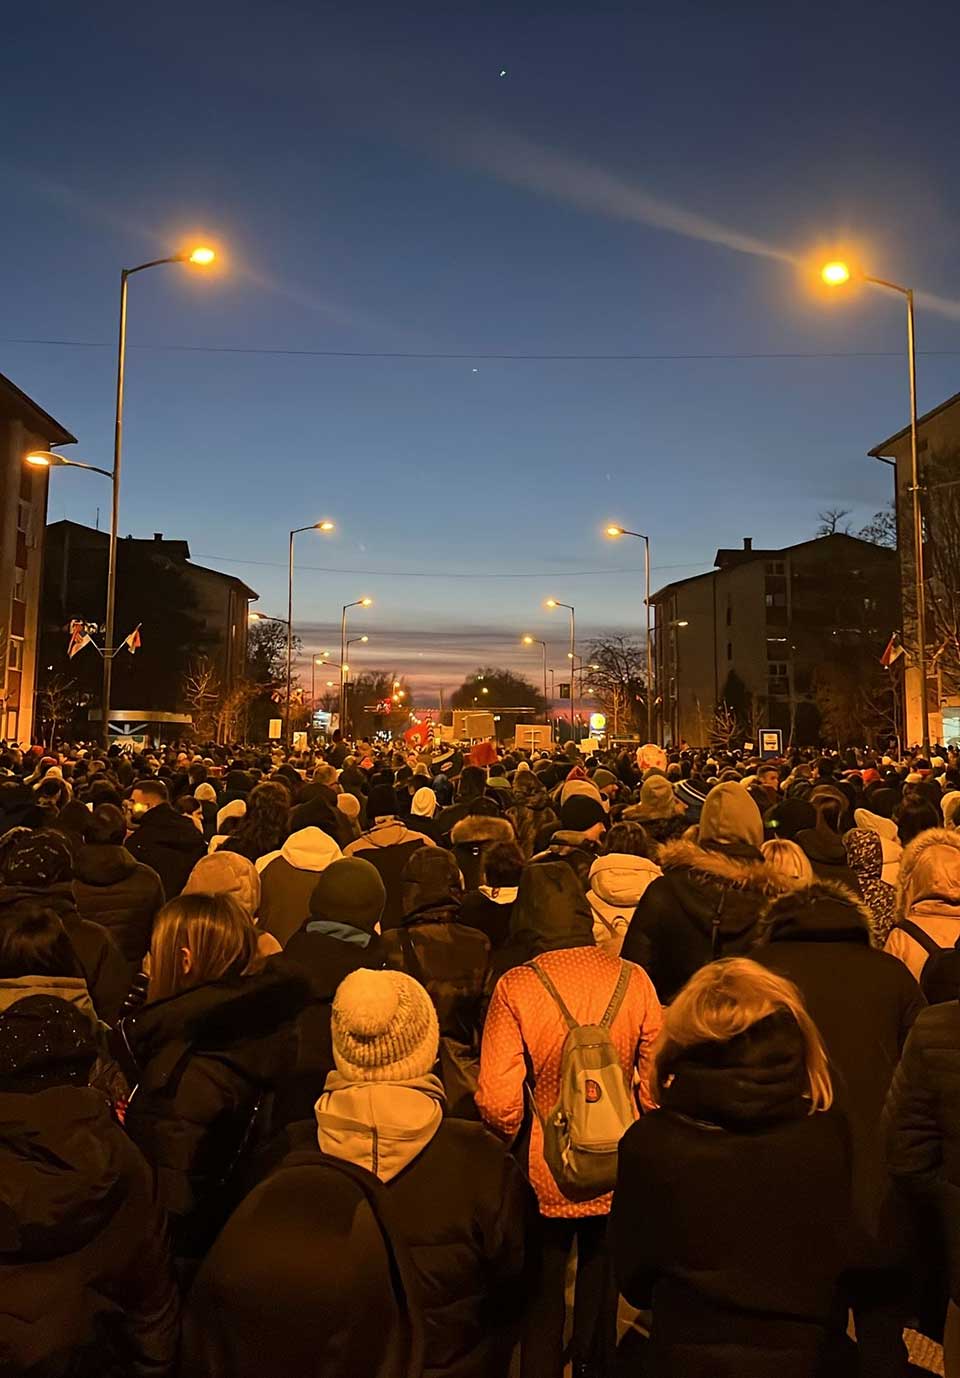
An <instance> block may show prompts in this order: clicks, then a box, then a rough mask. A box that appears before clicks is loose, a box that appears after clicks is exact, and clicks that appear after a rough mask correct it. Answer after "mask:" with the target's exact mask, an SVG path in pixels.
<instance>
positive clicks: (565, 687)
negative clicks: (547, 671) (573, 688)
mask: <svg viewBox="0 0 960 1378" xmlns="http://www.w3.org/2000/svg"><path fill="white" fill-rule="evenodd" d="M559 688H560V697H561V698H562V699H568V698H569V697H570V685H569V684H561V685H560V686H559Z"/></svg>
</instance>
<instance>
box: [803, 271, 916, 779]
mask: <svg viewBox="0 0 960 1378" xmlns="http://www.w3.org/2000/svg"><path fill="white" fill-rule="evenodd" d="M820 276H821V278H822V279H823V281H824V282H825V283H826V284H827V286H828V287H843V286H845V285H846V284H847V283H848V282H849V281H850V279H851V278H852V277H854V276H856V277H857V278H858V279H859V280H860V281H861V282H867V283H869V284H870V285H871V286H872V287H880V288H882V289H883V290H884V291H887V292H898V293H899V294H900V296H902V297H903V298H905V300H906V304H907V371H908V373H909V378H910V492H911V494H912V497H913V504H912V516H913V578H914V585H915V597H916V600H917V668H918V670H919V672H920V727H921V732H922V735H923V752H924V755H925V756H929V755H930V711H929V708H928V706H927V600H926V588H925V582H924V572H923V508H922V504H921V501H920V493H921V487H920V461H919V448H918V436H917V356H916V330H915V324H914V310H913V289H912V288H911V287H902V286H901V285H900V283H898V282H888V281H887V280H886V278H877V277H872V276H871V275H870V274H869V273H861V272H857V273H856V274H855V273H854V271H853V269H852V268H851V267H850V265H849V264H848V263H844V262H842V261H838V260H835V261H834V262H832V263H825V264H824V265H823V268H822V269H821V270H820Z"/></svg>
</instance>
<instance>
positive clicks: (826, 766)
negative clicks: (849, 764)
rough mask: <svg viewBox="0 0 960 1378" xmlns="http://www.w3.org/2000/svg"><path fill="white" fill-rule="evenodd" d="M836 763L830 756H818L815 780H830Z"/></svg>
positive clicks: (834, 772) (834, 771)
mask: <svg viewBox="0 0 960 1378" xmlns="http://www.w3.org/2000/svg"><path fill="white" fill-rule="evenodd" d="M836 767H837V763H836V761H835V760H834V759H833V757H832V756H820V757H818V758H817V765H816V769H817V779H818V780H832V779H833V777H834V775H835V774H836Z"/></svg>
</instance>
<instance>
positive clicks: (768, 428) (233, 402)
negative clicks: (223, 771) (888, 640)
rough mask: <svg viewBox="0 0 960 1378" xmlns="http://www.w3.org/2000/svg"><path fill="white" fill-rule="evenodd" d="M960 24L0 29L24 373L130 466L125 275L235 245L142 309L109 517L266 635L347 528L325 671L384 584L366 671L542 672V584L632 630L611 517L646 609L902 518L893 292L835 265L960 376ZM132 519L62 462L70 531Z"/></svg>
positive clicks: (728, 21)
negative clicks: (625, 533) (293, 562)
mask: <svg viewBox="0 0 960 1378" xmlns="http://www.w3.org/2000/svg"><path fill="white" fill-rule="evenodd" d="M958 40H960V15H958V13H957V12H956V10H955V9H953V8H952V7H949V6H947V5H945V4H943V3H942V0H941V2H940V3H924V2H923V0H920V3H914V4H912V5H911V6H909V7H907V8H905V7H904V6H903V5H902V4H898V5H896V6H894V5H893V4H888V3H885V0H873V3H850V4H843V3H839V4H818V3H811V4H807V5H804V6H793V7H786V6H779V5H768V4H761V3H754V0H746V3H734V4H731V5H718V4H716V3H711V0H701V2H700V3H684V2H683V0H679V2H678V0H673V2H672V3H670V4H648V3H644V2H643V0H635V3H624V4H617V5H613V4H605V3H602V0H593V2H592V3H588V0H581V3H576V4H569V3H567V4H564V3H561V2H560V0H551V3H540V2H539V0H537V3H533V2H532V0H515V3H513V4H497V3H489V0H488V3H483V4H480V3H476V0H445V3H443V4H436V5H427V4H419V3H398V2H397V0H394V2H393V3H364V0H355V2H354V3H352V4H350V3H346V4H341V5H328V4H324V3H322V0H321V2H320V3H307V0H303V3H298V4H291V3H283V0H280V2H279V3H278V2H277V0H271V3H269V4H264V3H262V0H258V3H253V0H231V3H229V4H226V3H222V4H213V3H209V0H194V2H193V3H181V0H170V2H169V3H164V4H163V5H159V6H149V7H146V6H138V5H130V4H129V3H124V4H120V3H113V0H97V3H95V4H87V5H77V4H75V3H71V4H66V3H43V0H38V3H35V4H34V5H32V6H29V7H28V6H25V5H21V6H17V7H16V8H14V7H12V6H8V7H7V10H6V11H5V14H4V40H3V52H2V55H0V76H2V80H0V118H2V128H3V142H2V150H0V175H2V186H3V192H4V195H3V205H4V213H3V215H2V217H0V250H2V260H3V263H4V266H5V272H4V290H3V311H2V321H0V371H2V372H3V373H5V374H7V375H8V376H9V377H10V378H12V379H13V380H14V382H15V383H17V384H18V385H19V386H20V387H22V388H23V389H24V390H25V391H26V392H28V393H29V394H31V396H33V397H34V398H36V400H37V401H38V402H39V403H40V404H41V405H42V406H44V407H45V408H47V409H48V410H49V411H50V412H52V413H53V415H54V416H56V417H57V418H58V420H60V421H62V422H63V424H64V425H66V426H67V427H68V429H70V430H71V431H73V433H74V434H75V435H76V436H77V437H78V439H79V442H80V443H79V444H78V445H77V446H75V447H73V449H72V451H68V453H73V454H75V456H76V457H77V458H81V459H84V460H86V461H88V462H90V463H94V464H100V465H103V466H105V467H109V464H110V453H111V449H110V447H111V443H112V419H113V388H114V369H115V331H116V312H117V294H118V276H119V270H120V268H121V267H123V266H131V265H133V264H135V263H138V262H142V261H143V260H145V259H149V258H154V257H157V256H159V255H162V254H165V253H168V252H175V251H177V250H178V249H180V248H182V247H184V246H186V245H188V244H190V243H192V242H199V241H203V242H209V243H212V244H213V245H214V246H215V247H216V248H217V250H218V251H219V252H220V254H221V259H220V265H219V267H218V269H217V270H216V271H211V272H209V273H206V274H204V273H203V272H202V270H194V269H188V268H184V267H180V266H173V267H167V268H163V269H158V270H157V271H155V272H150V273H146V274H143V275H141V276H140V277H138V278H135V279H133V281H132V283H131V289H130V335H129V341H130V349H129V356H128V394H127V412H126V427H125V453H124V487H123V498H122V521H121V533H122V534H126V533H131V534H134V535H138V536H143V535H149V534H150V533H151V532H153V531H162V532H164V533H165V534H166V535H167V536H170V537H180V538H185V539H187V540H188V541H189V543H190V548H191V552H192V554H193V557H194V558H195V559H196V560H197V561H198V562H200V563H206V564H211V565H214V566H217V567H219V568H222V569H225V570H228V571H230V572H232V573H236V574H237V575H239V576H240V577H242V578H243V579H244V580H245V581H246V582H247V583H249V584H250V585H251V586H252V587H253V588H255V589H256V590H257V591H258V592H259V594H260V601H259V604H258V606H259V607H260V608H262V609H263V610H264V611H265V612H268V613H273V614H277V615H280V614H282V613H284V612H285V602H286V551H287V533H288V531H289V529H290V528H291V527H292V526H301V525H303V524H304V523H306V522H309V521H312V520H319V519H320V518H322V517H332V518H333V519H334V520H335V521H336V522H337V525H338V530H337V534H336V535H335V536H332V537H331V536H321V535H319V534H314V533H305V534H304V535H302V536H300V537H298V540H297V566H298V571H299V575H298V579H297V584H296V603H295V612H296V621H297V623H298V626H299V630H300V631H301V632H302V634H303V635H304V639H305V646H306V648H307V649H308V650H310V649H314V648H317V649H319V648H320V647H321V646H324V645H330V646H332V645H335V644H336V639H337V638H338V636H339V616H340V607H341V604H342V603H344V602H349V601H352V600H353V599H355V598H359V597H361V595H369V596H370V597H372V598H373V599H374V600H375V606H374V607H373V608H371V609H370V610H369V612H365V613H358V614H356V615H355V616H354V621H353V624H352V630H351V634H352V635H359V634H360V633H361V632H362V631H366V632H368V633H369V635H370V638H371V640H370V643H369V646H368V647H365V648H362V649H363V661H364V662H365V663H366V664H367V665H369V666H377V667H380V668H384V669H397V670H402V671H405V672H407V673H408V674H410V675H411V676H414V677H416V678H418V679H419V681H420V687H421V689H422V691H423V694H424V695H427V694H432V693H433V692H434V691H435V688H436V686H437V684H438V683H439V682H441V681H444V682H446V683H447V684H448V685H455V684H456V683H458V682H459V680H460V679H461V678H462V676H463V673H464V672H465V671H467V670H470V669H472V668H473V667H475V666H476V665H478V664H481V663H499V664H511V665H513V666H514V667H515V668H518V669H524V670H526V671H527V672H528V673H529V674H530V675H531V678H532V679H533V680H534V681H535V682H538V681H539V675H540V668H539V667H540V661H539V657H538V655H536V654H533V655H531V654H530V653H529V652H528V651H526V650H524V649H523V648H522V647H521V646H520V645H519V641H520V637H521V635H522V634H523V633H524V632H530V633H531V634H532V635H534V636H538V637H545V638H547V639H549V640H550V641H551V663H552V664H553V665H555V666H556V667H557V668H558V669H559V668H560V666H561V665H563V664H564V663H565V662H564V652H565V650H566V634H567V623H566V614H565V613H563V612H562V611H561V610H558V611H557V612H554V613H552V614H551V613H549V612H546V611H545V610H544V609H543V600H544V598H545V597H547V596H548V595H551V594H552V595H554V596H555V597H556V598H558V599H560V600H562V601H563V602H567V603H574V604H575V605H576V608H577V620H578V632H579V634H580V637H581V639H582V640H583V641H584V642H585V641H586V640H587V639H589V637H590V636H591V635H593V634H596V633H598V632H601V631H614V630H624V629H626V630H633V629H639V627H640V625H641V623H642V620H643V607H642V601H641V598H642V546H641V544H640V542H637V541H630V542H627V541H624V542H621V543H620V544H618V545H614V544H613V543H611V542H610V541H607V540H604V538H603V536H602V534H601V533H602V528H603V526H604V525H605V524H606V523H607V522H608V521H609V520H611V519H614V520H619V521H622V522H623V523H624V524H625V525H627V526H631V527H634V528H635V529H638V530H642V531H647V532H649V534H650V536H651V538H652V540H653V552H654V553H653V563H654V582H655V585H660V584H664V583H667V582H669V581H670V580H672V579H675V578H680V577H684V576H686V575H688V574H695V573H697V572H699V571H701V570H703V569H705V568H708V567H709V566H710V565H711V564H712V561H713V556H714V553H715V551H716V549H717V547H718V546H722V545H738V544H740V542H741V540H742V538H743V537H744V536H752V537H753V539H754V542H755V544H757V545H758V546H760V545H763V546H778V545H783V544H788V543H790V542H793V541H798V540H803V539H806V538H808V537H810V536H812V535H813V534H814V531H815V528H816V525H817V513H818V511H819V510H821V509H824V508H828V507H842V508H849V509H851V513H852V514H851V518H850V520H851V522H852V524H853V525H854V527H855V528H856V527H858V526H860V525H862V524H863V523H864V522H865V521H866V520H868V519H869V517H870V516H871V515H872V514H873V513H874V512H875V511H876V510H877V509H878V508H880V507H882V506H883V505H884V504H885V503H886V502H887V500H888V498H889V496H890V473H891V471H890V470H889V469H888V468H886V467H885V466H883V465H880V464H877V463H876V462H875V461H873V460H870V459H868V458H867V457H866V452H867V450H868V449H869V448H870V447H871V446H872V445H874V444H875V443H877V442H878V441H880V440H882V439H884V438H885V437H886V436H888V435H889V434H891V433H892V432H893V431H895V430H897V429H899V428H900V427H901V426H903V425H905V424H906V422H907V383H906V364H905V358H904V342H905V331H904V319H903V306H902V302H901V300H900V299H899V298H896V297H894V296H892V295H891V296H887V295H884V294H882V293H879V292H877V291H873V290H870V289H866V288H861V289H850V290H846V291H840V292H836V293H834V294H833V295H832V296H831V295H828V294H827V292H826V289H818V288H817V287H816V286H815V283H816V278H815V272H814V271H813V269H814V267H815V266H816V264H817V263H818V261H819V258H820V257H822V253H821V251H831V250H834V249H835V248H842V249H845V250H846V249H848V248H851V247H852V248H853V250H855V251H856V252H857V253H858V254H859V256H860V261H861V262H862V263H863V264H864V266H865V268H867V269H868V270H869V271H870V272H873V273H875V274H878V275H879V276H882V277H889V278H893V279H895V280H897V281H900V282H904V283H907V284H911V285H913V286H914V287H915V288H916V289H917V291H918V293H921V292H922V293H923V296H922V297H921V298H919V299H918V343H919V348H920V351H921V354H920V358H919V362H918V368H919V399H920V406H921V409H928V408H929V407H931V406H934V405H936V404H937V403H938V402H940V401H941V400H943V399H944V398H945V397H947V396H948V395H950V394H951V393H953V392H956V391H957V390H958V388H960V381H958V379H960V257H958V250H957V243H958V241H957V231H956V227H957V224H958V221H960V179H958V177H957V168H956V162H957V113H956V111H957V103H956V91H957V77H956V52H957V43H958ZM917 56H919V57H920V59H921V60H920V64H919V66H918V68H917V69H916V71H915V72H914V77H915V81H913V79H912V78H911V75H910V70H909V65H908V64H909V62H910V60H911V58H912V57H917ZM544 356H551V357H544ZM108 503H109V489H108V485H107V483H106V482H105V481H103V480H100V479H98V478H97V477H96V476H94V475H85V474H80V473H67V472H59V473H54V474H53V475H52V476H51V495H50V518H51V520H58V519H59V518H61V517H64V516H66V517H70V518H72V519H74V520H77V521H82V522H87V523H90V524H93V523H94V521H95V519H96V512H97V507H98V505H99V507H100V522H101V525H104V526H105V525H106V524H107V520H108ZM892 625H893V622H891V626H892ZM334 626H336V628H337V631H336V632H334V631H333V630H332V628H333V627H334ZM148 634H149V629H147V628H145V629H144V636H146V635H148ZM538 649H539V648H534V650H535V651H537V650H538ZM355 663H356V664H357V665H358V667H359V666H361V664H362V663H363V662H361V660H360V659H358V658H356V659H355ZM432 701H434V700H432V699H430V698H426V697H424V698H421V702H432Z"/></svg>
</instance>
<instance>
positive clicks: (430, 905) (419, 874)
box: [400, 847, 463, 917]
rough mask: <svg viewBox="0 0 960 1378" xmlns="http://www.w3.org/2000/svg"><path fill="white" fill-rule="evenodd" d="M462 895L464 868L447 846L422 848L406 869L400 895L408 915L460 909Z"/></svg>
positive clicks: (404, 911) (402, 878) (401, 881)
mask: <svg viewBox="0 0 960 1378" xmlns="http://www.w3.org/2000/svg"><path fill="white" fill-rule="evenodd" d="M462 895H463V880H462V877H461V875H460V867H459V866H458V865H457V863H456V861H455V859H454V857H453V854H452V853H451V852H448V851H447V850H446V848H444V847H420V848H419V849H418V850H417V851H415V852H414V853H413V855H412V856H411V857H410V859H409V861H408V862H407V864H406V866H405V867H404V868H403V873H402V875H401V877H400V897H401V901H402V904H403V913H404V917H409V916H412V915H414V914H416V913H419V912H420V911H422V910H425V909H437V908H440V909H445V910H449V909H451V908H453V909H457V908H459V905H460V900H461V898H462Z"/></svg>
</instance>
